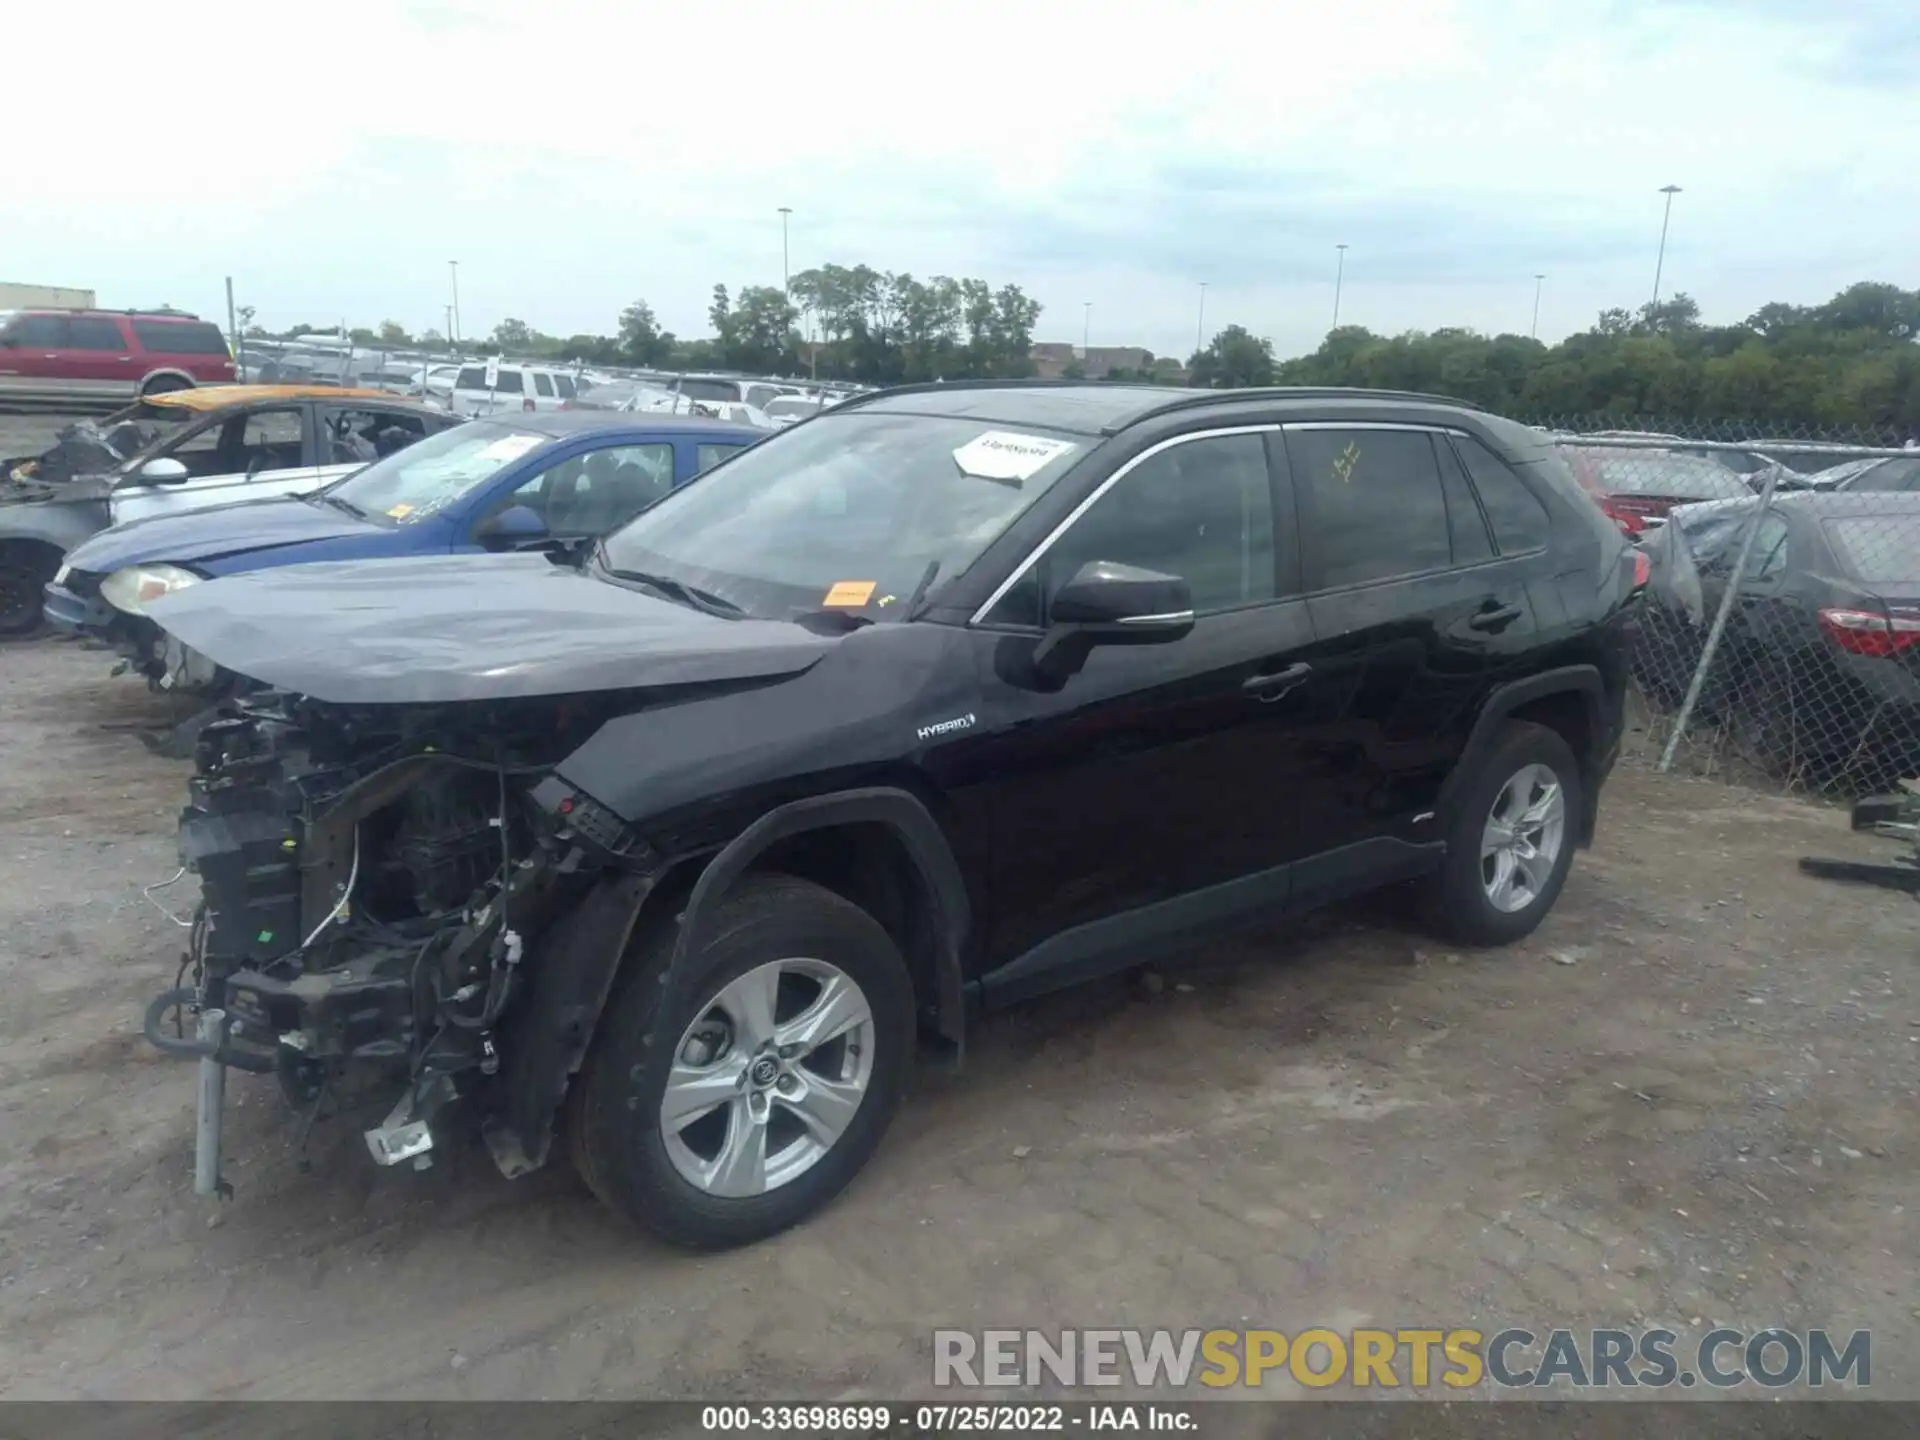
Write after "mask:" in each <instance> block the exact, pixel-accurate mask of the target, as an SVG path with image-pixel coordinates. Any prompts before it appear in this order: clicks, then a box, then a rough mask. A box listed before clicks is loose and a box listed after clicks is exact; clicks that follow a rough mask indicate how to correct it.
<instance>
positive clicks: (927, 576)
mask: <svg viewBox="0 0 1920 1440" xmlns="http://www.w3.org/2000/svg"><path fill="white" fill-rule="evenodd" d="M939 573H940V562H939V561H938V560H929V561H928V562H927V568H926V569H925V570H924V571H922V572H921V575H920V583H919V584H918V585H916V586H914V587H913V593H912V594H911V595H909V596H908V597H907V604H906V608H905V609H903V610H902V611H901V612H900V618H901V619H902V620H911V619H913V617H914V614H915V613H916V612H917V611H918V610H919V609H920V602H921V601H922V600H924V599H926V598H927V587H928V586H929V585H931V584H933V577H934V576H936V575H938V574H939Z"/></svg>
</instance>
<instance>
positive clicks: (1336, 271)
mask: <svg viewBox="0 0 1920 1440" xmlns="http://www.w3.org/2000/svg"><path fill="white" fill-rule="evenodd" d="M1333 248H1334V249H1335V250H1338V251H1339V252H1340V258H1339V259H1338V260H1337V261H1335V262H1334V267H1333V328H1334V329H1336V330H1338V329H1339V328H1340V282H1341V281H1343V280H1345V279H1346V278H1347V247H1346V246H1345V245H1344V244H1342V245H1335V246H1334V247H1333Z"/></svg>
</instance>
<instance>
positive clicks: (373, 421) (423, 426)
mask: <svg viewBox="0 0 1920 1440" xmlns="http://www.w3.org/2000/svg"><path fill="white" fill-rule="evenodd" d="M426 433H427V417H426V416H424V415H414V414H408V413H406V412H396V411H392V410H365V409H360V410H343V409H338V408H336V407H333V406H328V407H325V408H323V409H322V410H321V412H320V438H321V442H322V444H323V445H324V446H325V447H326V454H325V456H324V457H322V460H321V463H322V464H324V465H367V464H371V463H372V462H373V461H375V460H379V459H383V458H385V457H386V456H388V455H391V454H393V453H394V451H396V450H404V449H406V448H407V446H409V445H411V444H413V442H414V441H416V440H419V439H421V438H422V437H424V436H425V435H426Z"/></svg>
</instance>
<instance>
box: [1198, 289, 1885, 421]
mask: <svg viewBox="0 0 1920 1440" xmlns="http://www.w3.org/2000/svg"><path fill="white" fill-rule="evenodd" d="M1917 339H1920V290H1903V289H1901V288H1900V287H1899V286H1897V285H1889V284H1883V283H1877V282H1871V281H1862V282H1860V283H1858V284H1855V285H1850V286H1848V287H1847V288H1846V289H1845V290H1843V291H1841V292H1840V293H1839V294H1838V295H1836V296H1834V297H1833V299H1831V300H1829V301H1827V302H1826V303H1825V304H1824V305H1805V306H1803V305H1787V304H1779V303H1775V304H1771V305H1764V306H1762V307H1761V308H1760V309H1759V310H1756V311H1755V312H1754V313H1753V314H1752V315H1750V316H1748V317H1747V318H1746V319H1745V320H1743V321H1741V322H1739V323H1738V324H1735V325H1708V324H1705V323H1703V322H1702V320H1701V318H1700V307H1699V305H1698V304H1696V303H1695V302H1694V300H1693V299H1692V297H1690V296H1688V295H1686V294H1678V295H1675V296H1673V297H1672V298H1671V299H1669V300H1664V301H1661V302H1660V303H1659V304H1649V305H1643V306H1641V307H1640V309H1639V310H1638V311H1632V312H1630V311H1627V310H1623V309H1614V310H1606V311H1603V312H1602V313H1601V315H1600V317H1599V318H1598V320H1597V321H1596V322H1595V323H1594V325H1593V326H1592V327H1591V328H1590V329H1587V330H1584V331H1582V332H1580V333H1579V334H1577V335H1570V336H1568V337H1567V338H1566V339H1565V340H1562V341H1561V342H1559V343H1558V344H1556V345H1545V344H1542V343H1541V342H1540V341H1538V340H1535V339H1531V338H1529V337H1527V336H1524V335H1483V334H1480V333H1478V332H1476V331H1473V330H1467V329H1443V330H1433V331H1408V332H1406V333H1404V334H1400V335H1393V336H1387V335H1376V334H1374V333H1373V332H1372V331H1370V330H1367V329H1366V328H1364V327H1362V326H1358V325H1343V326H1341V327H1340V328H1338V329H1336V330H1333V331H1331V332H1329V334H1328V335H1327V337H1326V339H1325V340H1323V341H1322V342H1321V343H1320V347H1319V348H1318V349H1317V350H1315V351H1313V353H1311V354H1309V355H1301V356H1298V357H1295V358H1293V359H1290V360H1277V359H1276V358H1275V357H1274V354H1273V347H1272V346H1271V345H1269V344H1268V343H1267V342H1266V341H1264V340H1262V339H1260V338H1258V337H1256V336H1254V335H1252V334H1250V333H1248V332H1247V331H1246V330H1245V329H1244V328H1243V327H1241V326H1238V325H1229V326H1228V327H1227V328H1226V329H1224V330H1222V331H1221V332H1220V333H1219V334H1218V335H1216V336H1214V337H1213V340H1212V342H1211V343H1210V344H1209V345H1208V346H1207V347H1206V349H1205V350H1202V351H1201V352H1199V353H1198V354H1197V355H1195V356H1194V357H1193V360H1192V361H1191V362H1190V365H1189V370H1190V376H1191V382H1192V383H1193V384H1196V385H1219V386H1230V385H1270V384H1272V385H1352V386H1361V387H1364V388H1368V389H1392V390H1421V391H1426V392H1429V393H1433V394H1441V395H1450V396H1453V397H1454V398H1456V399H1460V400H1466V401H1470V402H1472V403H1473V404H1476V405H1481V406H1484V407H1485V408H1486V409H1489V410H1493V411H1496V412H1498V413H1500V414H1503V415H1512V416H1515V417H1518V418H1522V419H1547V418H1570V417H1596V418H1597V417H1618V418H1620V419H1623V420H1624V419H1629V418H1637V419H1640V420H1643V421H1644V420H1645V419H1646V418H1648V417H1658V418H1661V419H1667V420H1672V421H1674V422H1676V423H1677V422H1687V421H1691V422H1715V423H1725V422H1732V423H1736V424H1743V425H1745V426H1747V427H1748V428H1751V429H1754V430H1755V431H1759V430H1764V429H1766V428H1768V427H1769V426H1772V427H1825V428H1831V429H1851V430H1855V431H1860V432H1864V433H1868V434H1872V435H1875V436H1878V437H1879V438H1881V439H1882V440H1884V441H1886V442H1889V443H1900V442H1903V441H1905V440H1906V439H1909V438H1913V437H1915V436H1920V344H1917V343H1916V340H1917Z"/></svg>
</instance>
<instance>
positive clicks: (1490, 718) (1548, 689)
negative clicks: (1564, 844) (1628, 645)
mask: <svg viewBox="0 0 1920 1440" xmlns="http://www.w3.org/2000/svg"><path fill="white" fill-rule="evenodd" d="M1568 694H1572V695H1578V696H1580V697H1581V699H1582V700H1583V701H1585V703H1586V708H1587V727H1588V730H1587V733H1588V734H1589V735H1591V736H1592V737H1593V738H1594V743H1595V745H1596V746H1598V745H1600V744H1602V743H1603V738H1604V736H1605V734H1606V719H1605V713H1604V712H1605V704H1604V701H1605V696H1606V685H1605V682H1603V681H1602V680H1601V678H1600V670H1599V667H1598V666H1595V665H1562V666H1559V667H1556V668H1555V669H1552V670H1543V671H1541V672H1540V673H1539V674H1537V675H1528V676H1526V677H1525V678H1524V679H1520V680H1513V681H1509V682H1508V683H1507V684H1504V685H1496V686H1495V687H1494V688H1493V690H1492V691H1491V692H1490V693H1489V694H1488V696H1487V699H1486V703H1485V704H1483V705H1482V706H1481V707H1480V714H1479V716H1478V717H1477V718H1476V719H1475V720H1474V722H1473V730H1472V731H1471V733H1469V734H1468V736H1467V744H1466V748H1465V749H1464V750H1462V751H1461V752H1460V760H1459V763H1458V764H1456V765H1455V766H1454V767H1453V771H1452V773H1451V774H1449V775H1448V776H1447V780H1446V784H1445V785H1443V786H1442V787H1441V789H1440V805H1439V808H1440V811H1441V813H1442V814H1443V815H1449V816H1450V815H1451V814H1452V810H1453V805H1454V802H1455V799H1456V797H1457V796H1458V794H1459V791H1460V789H1461V787H1463V786H1464V785H1466V784H1467V783H1468V782H1469V781H1470V780H1471V778H1472V777H1473V776H1474V775H1475V774H1476V773H1477V772H1478V769H1479V766H1480V762H1481V761H1482V760H1483V759H1484V758H1485V757H1486V755H1487V754H1488V752H1490V751H1491V750H1492V749H1493V742H1494V736H1495V735H1496V734H1498V733H1499V729H1500V727H1501V725H1503V724H1504V723H1505V722H1506V720H1507V719H1508V717H1509V716H1511V715H1512V714H1513V712H1514V711H1515V710H1518V709H1519V708H1520V707H1521V706H1522V705H1527V704H1530V703H1532V702H1533V701H1535V700H1543V699H1545V698H1546V697H1547V696H1549V695H1568ZM1575 758H1576V759H1577V760H1578V761H1579V762H1580V771H1581V774H1580V778H1581V781H1582V782H1583V783H1582V787H1581V788H1582V789H1583V790H1584V791H1585V793H1584V794H1583V795H1582V796H1581V797H1580V800H1581V805H1580V809H1581V813H1580V817H1579V826H1578V829H1577V832H1576V833H1577V834H1578V835H1579V836H1580V843H1581V844H1583V845H1585V844H1590V843H1591V842H1592V840H1593V828H1594V820H1595V817H1596V816H1597V815H1598V814H1599V806H1598V804H1597V803H1596V802H1597V801H1598V798H1599V797H1598V796H1597V795H1596V794H1595V784H1594V781H1595V779H1596V776H1595V774H1594V760H1595V757H1594V756H1592V755H1581V756H1576V757H1575Z"/></svg>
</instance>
